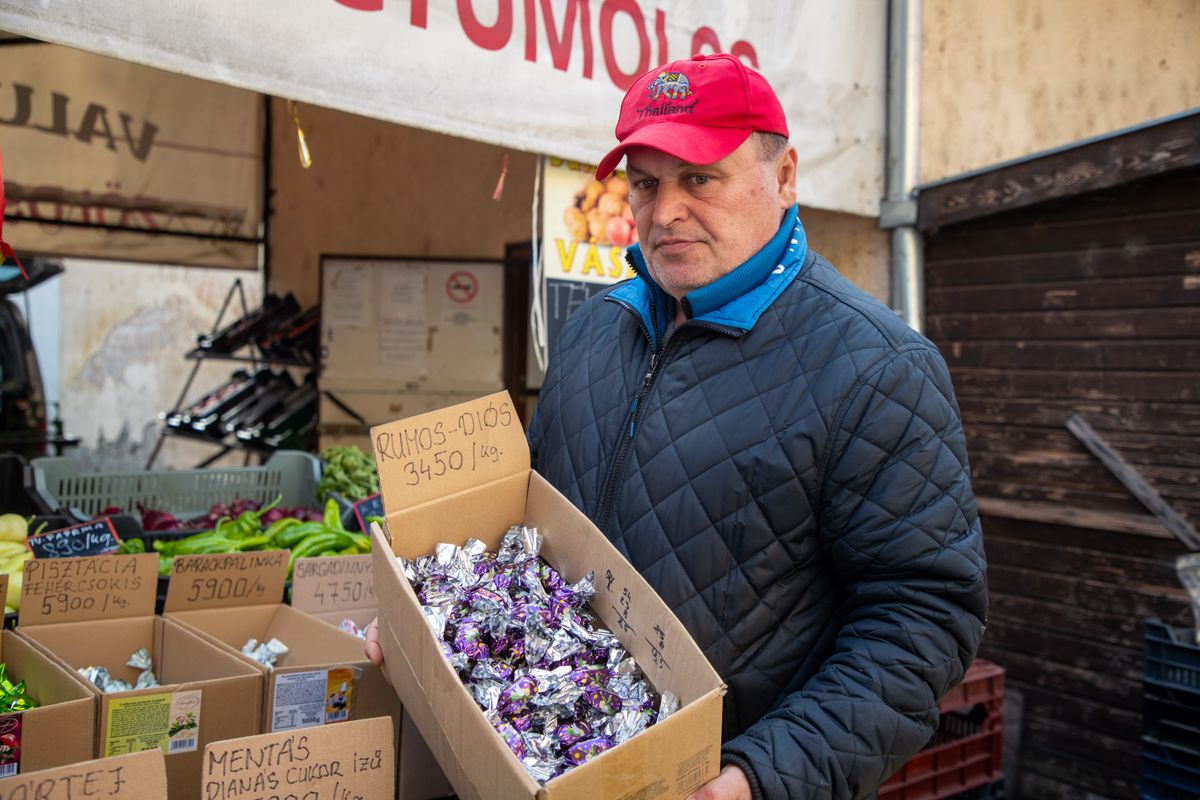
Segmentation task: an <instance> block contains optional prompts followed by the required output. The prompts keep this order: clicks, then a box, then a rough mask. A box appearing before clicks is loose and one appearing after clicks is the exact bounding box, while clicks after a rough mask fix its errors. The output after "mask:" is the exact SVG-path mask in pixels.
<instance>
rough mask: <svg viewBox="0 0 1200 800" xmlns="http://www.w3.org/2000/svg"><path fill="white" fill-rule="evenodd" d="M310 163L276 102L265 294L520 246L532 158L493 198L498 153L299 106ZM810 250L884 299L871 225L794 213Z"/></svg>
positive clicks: (518, 160)
mask: <svg viewBox="0 0 1200 800" xmlns="http://www.w3.org/2000/svg"><path fill="white" fill-rule="evenodd" d="M300 115H301V124H302V126H303V128H304V131H305V134H306V136H307V138H308V142H309V146H310V148H311V150H312V155H313V162H314V163H313V166H312V168H311V169H309V170H304V169H301V167H300V164H299V159H298V158H297V155H296V133H295V126H294V125H293V124H292V122H291V120H290V118H289V117H288V115H287V107H286V104H285V103H284V102H283V101H281V100H274V101H273V106H272V120H273V125H272V128H273V130H272V136H271V142H272V147H271V158H272V165H271V177H272V180H271V186H272V189H273V196H272V200H271V209H272V213H273V216H272V218H271V231H270V241H271V264H270V289H271V290H272V291H275V292H284V291H290V292H294V293H295V294H296V296H297V298H298V299H299V300H300V302H301V304H302V305H309V304H312V303H315V302H317V298H318V295H319V288H318V287H319V283H320V279H319V275H320V272H319V265H320V256H321V253H336V254H341V255H350V254H353V255H377V256H437V257H474V258H500V257H502V256H503V255H504V244H505V243H506V242H517V241H526V240H528V239H529V238H530V210H531V203H532V199H533V171H534V166H535V164H536V158H535V156H533V155H530V154H528V153H520V152H515V151H513V152H510V153H509V161H508V175H507V178H506V179H505V187H504V196H503V199H502V200H501V201H500V202H496V201H494V200H492V191H493V190H494V188H495V186H496V179H497V178H498V177H499V175H500V168H501V164H502V162H503V158H504V152H505V151H504V150H503V149H502V148H498V147H493V146H491V145H486V144H479V143H476V142H470V141H467V140H464V139H455V138H452V137H449V136H444V135H441V134H436V133H430V132H427V131H420V130H416V129H414V128H406V127H403V126H400V125H394V124H391V123H386V122H379V121H377V120H372V119H367V118H365V117H358V116H354V115H351V114H345V113H342V112H339V111H330V110H327V109H321V108H314V107H309V106H302V107H301V109H300ZM801 218H802V219H803V221H804V224H805V226H806V228H807V229H808V232H809V237H810V241H811V242H812V244H813V246H814V247H815V248H816V249H817V250H818V251H820V252H821V253H822V254H823V255H825V256H826V257H827V258H829V259H830V260H831V261H833V262H834V263H835V264H837V265H838V267H839V268H841V269H842V271H843V272H844V273H846V274H847V275H848V276H850V277H851V278H852V279H854V280H855V281H857V282H858V283H859V285H861V286H863V287H864V288H866V289H867V290H868V291H870V292H872V293H873V294H875V295H876V296H877V297H879V298H881V299H884V300H886V299H887V292H888V266H887V259H888V238H887V236H886V234H884V233H883V232H881V231H879V229H878V225H877V223H876V221H875V220H874V219H873V218H869V217H858V216H854V215H851V214H839V213H834V212H829V211H818V210H809V209H804V210H802V216H801Z"/></svg>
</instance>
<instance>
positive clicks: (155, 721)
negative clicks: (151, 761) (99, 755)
mask: <svg viewBox="0 0 1200 800" xmlns="http://www.w3.org/2000/svg"><path fill="white" fill-rule="evenodd" d="M105 731H106V736H105V744H104V755H105V757H109V756H116V755H121V754H123V753H138V752H141V751H142V750H153V749H155V748H157V749H159V750H161V751H162V752H163V753H164V754H168V755H169V754H171V753H188V752H191V751H193V750H196V749H197V744H198V741H199V738H200V737H199V731H200V690H198V689H197V690H194V691H189V692H163V693H160V694H140V695H134V696H133V697H113V698H111V699H110V700H109V701H108V719H107V720H106V727H105Z"/></svg>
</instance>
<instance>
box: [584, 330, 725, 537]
mask: <svg viewBox="0 0 1200 800" xmlns="http://www.w3.org/2000/svg"><path fill="white" fill-rule="evenodd" d="M684 324H685V325H687V326H688V327H691V328H703V329H705V330H712V331H716V332H718V333H724V334H729V333H730V331H729V330H728V329H727V328H724V327H722V326H720V325H713V324H711V323H704V322H699V321H697V320H687V321H686V322H685V323H684ZM682 327H683V326H682V325H681V326H680V327H679V328H676V329H675V330H674V331H672V332H671V334H670V335H669V336H668V337H667V338H666V339H665V340H664V341H663V343H662V348H661V349H660V350H659V352H658V353H651V354H650V366H649V368H648V369H647V370H646V374H645V375H643V376H642V383H641V385H640V386H639V387H638V390H637V393H635V394H634V396H633V400H632V401H631V402H630V404H629V411H628V412H627V413H626V415H625V424H624V426H623V427H624V429H625V430H626V431H627V433H626V435H625V436H621V437H620V438H619V439H618V440H617V451H616V453H614V454H613V460H612V464H611V465H610V466H609V468H608V475H607V476H606V477H605V479H604V489H603V490H602V491H601V492H600V502H599V503H598V504H597V506H596V514H595V516H594V517H593V520H594V521H595V523H596V527H597V528H599V529H600V530H601V531H607V528H608V525H609V523H610V522H612V514H613V507H614V504H615V500H616V494H617V486H618V484H620V482H621V478H622V477H623V475H624V472H625V461H626V459H628V457H629V451H630V450H632V449H633V442H634V439H635V438H636V437H637V431H638V427H637V425H638V417H639V414H640V412H641V410H642V408H643V401H645V399H646V396H647V395H649V394H650V390H651V389H653V388H654V383H655V381H657V380H658V376H659V374H660V373H661V372H662V367H663V365H664V364H666V363H667V361H668V360H669V359H668V355H669V353H670V348H671V345H672V344H673V343H674V341H675V338H676V334H678V333H679V330H680V329H681V328H682Z"/></svg>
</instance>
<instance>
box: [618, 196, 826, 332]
mask: <svg viewBox="0 0 1200 800" xmlns="http://www.w3.org/2000/svg"><path fill="white" fill-rule="evenodd" d="M807 255H808V238H807V236H806V235H805V233H804V226H803V225H802V224H801V223H800V218H799V209H798V207H797V206H792V207H791V208H790V209H788V212H787V213H786V214H785V215H784V218H783V221H782V222H781V223H780V225H779V230H778V231H776V233H775V236H774V237H772V239H771V241H769V242H767V243H766V244H765V245H764V246H763V248H762V249H761V250H759V251H758V252H757V253H755V254H754V255H753V256H751V257H750V258H749V259H748V260H747V261H746V262H745V263H744V264H741V265H740V266H738V267H737V268H736V269H734V270H732V271H730V272H728V273H726V274H725V275H722V276H721V277H720V278H718V279H717V280H715V281H713V282H712V283H710V284H708V285H706V286H701V287H700V288H699V289H694V290H692V291H691V292H689V293H688V294H687V295H685V296H684V298H683V310H684V313H685V314H686V315H687V318H688V319H694V320H699V321H702V322H708V323H711V324H714V325H717V326H720V327H723V328H728V329H730V332H731V333H733V334H735V335H740V334H742V333H745V332H746V331H748V330H750V329H751V328H753V327H754V324H755V323H756V322H757V321H758V318H759V317H760V316H761V315H762V313H763V311H765V310H766V309H767V307H768V306H770V305H771V303H773V302H775V299H776V298H777V297H779V295H780V294H781V293H782V292H783V290H784V289H785V288H786V287H787V286H788V285H789V284H790V283H791V282H792V280H793V279H795V277H796V275H798V274H799V272H800V269H801V268H802V267H803V266H804V261H805V258H806V257H807ZM626 258H627V259H628V260H629V263H630V265H631V266H632V267H633V270H634V272H635V273H636V277H634V278H633V279H631V280H629V281H626V282H625V283H622V284H619V285H618V286H617V287H616V288H614V289H613V290H612V291H611V292H609V294H608V299H610V300H614V301H616V302H618V303H620V304H621V305H623V306H625V307H626V308H628V309H630V310H631V311H633V312H634V313H636V314H637V315H638V316H639V317H641V319H642V322H643V323H644V324H645V326H646V332H647V333H648V334H649V336H650V342H651V344H652V345H653V346H654V348H655V349H657V348H658V343H659V341H661V339H662V337H663V333H664V331H665V330H666V328H667V324H668V323H669V322H670V321H671V320H672V319H673V318H674V315H675V300H674V298H672V297H671V296H670V295H668V294H667V293H666V292H665V291H663V289H662V288H661V287H660V286H659V285H658V284H657V283H655V281H654V279H653V278H652V277H650V272H649V270H647V269H646V260H645V258H644V257H643V255H642V248H641V245H640V244H635V245H633V246H632V247H630V248H629V249H628V250H627V251H626Z"/></svg>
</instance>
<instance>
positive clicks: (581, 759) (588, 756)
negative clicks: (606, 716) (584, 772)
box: [567, 736, 613, 766]
mask: <svg viewBox="0 0 1200 800" xmlns="http://www.w3.org/2000/svg"><path fill="white" fill-rule="evenodd" d="M612 746H613V743H612V739H609V738H607V737H605V736H597V737H596V738H595V739H585V740H584V741H582V742H579V743H578V744H574V745H572V746H571V748H570V749H569V750H567V758H569V759H570V760H571V763H572V764H575V765H576V766H578V765H580V764H583V763H586V762H588V761H590V760H592V759H593V758H595V757H596V756H598V755H600V754H601V753H603V752H604V751H605V750H607V749H609V748H610V747H612Z"/></svg>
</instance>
